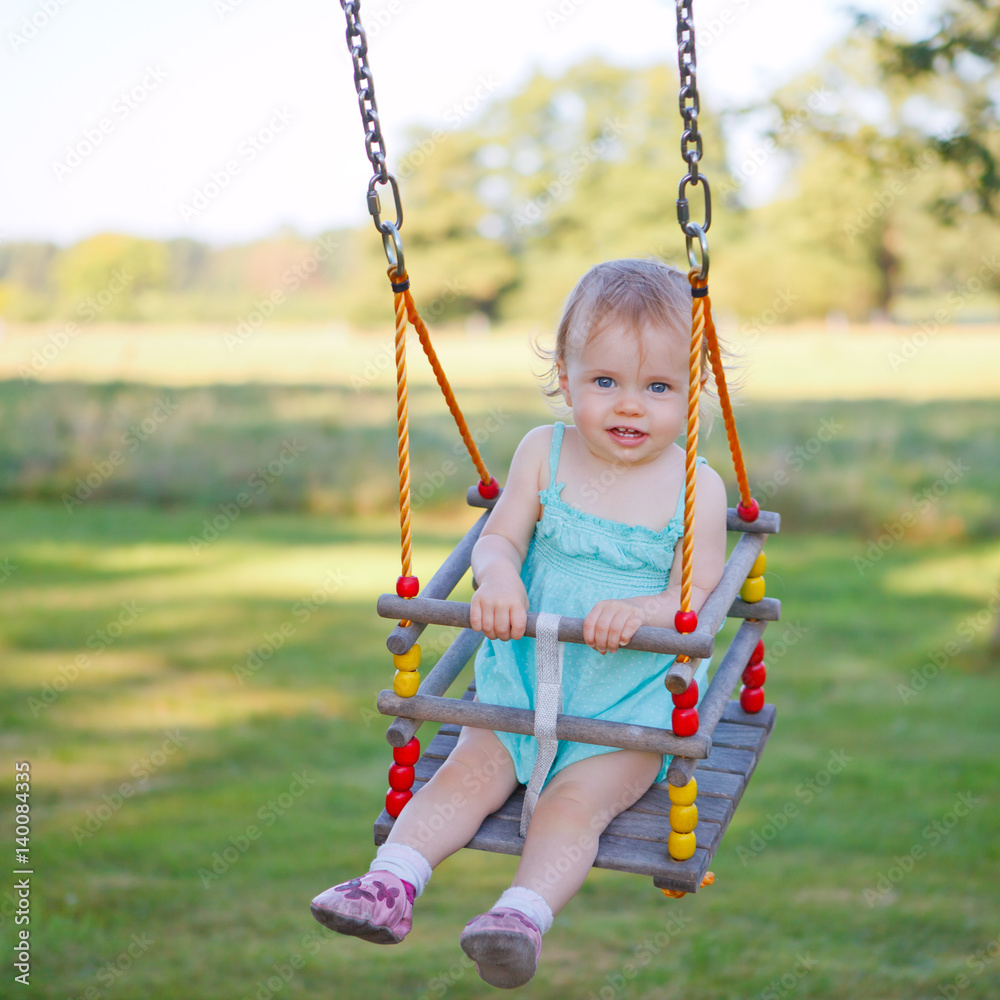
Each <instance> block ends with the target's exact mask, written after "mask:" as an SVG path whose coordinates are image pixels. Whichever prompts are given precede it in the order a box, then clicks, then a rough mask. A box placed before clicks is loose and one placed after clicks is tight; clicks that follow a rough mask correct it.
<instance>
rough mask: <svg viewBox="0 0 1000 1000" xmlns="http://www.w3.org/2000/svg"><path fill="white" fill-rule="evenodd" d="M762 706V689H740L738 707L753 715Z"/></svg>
mask: <svg viewBox="0 0 1000 1000" xmlns="http://www.w3.org/2000/svg"><path fill="white" fill-rule="evenodd" d="M763 707H764V689H763V688H751V687H745V688H741V689H740V708H742V709H743V711H744V712H747V713H748V714H749V715H754V714H756V713H757V712H759V711H760V710H761V709H762V708H763Z"/></svg>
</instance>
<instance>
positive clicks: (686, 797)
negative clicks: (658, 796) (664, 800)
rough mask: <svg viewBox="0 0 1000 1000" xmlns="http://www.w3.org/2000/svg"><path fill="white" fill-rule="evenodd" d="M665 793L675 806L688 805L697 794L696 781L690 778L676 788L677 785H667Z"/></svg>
mask: <svg viewBox="0 0 1000 1000" xmlns="http://www.w3.org/2000/svg"><path fill="white" fill-rule="evenodd" d="M667 795H669V796H670V801H671V802H672V803H673V804H674V805H675V806H689V805H691V804H692V803H693V802H694V800H695V798H697V796H698V782H697V781H696V780H695V779H694V778H692V779H691V780H690V781H689V782H688V783H687V784H686V785H684V786H682V787H680V788H678V787H677V785H668V786H667Z"/></svg>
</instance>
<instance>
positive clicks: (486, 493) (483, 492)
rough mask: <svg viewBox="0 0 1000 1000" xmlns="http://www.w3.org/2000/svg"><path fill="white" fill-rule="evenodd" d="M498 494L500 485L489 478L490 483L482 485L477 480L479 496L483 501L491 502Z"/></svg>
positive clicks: (491, 477)
mask: <svg viewBox="0 0 1000 1000" xmlns="http://www.w3.org/2000/svg"><path fill="white" fill-rule="evenodd" d="M499 492H500V484H499V483H498V482H497V481H496V479H494V478H493V476H490V481H489V482H488V483H484V482H483V481H482V480H481V479H480V480H479V495H480V496H481V497H482V498H483V499H484V500H492V499H493V498H494V497H495V496H496V495H497V494H498V493H499Z"/></svg>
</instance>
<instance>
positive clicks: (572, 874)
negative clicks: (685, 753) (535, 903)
mask: <svg viewBox="0 0 1000 1000" xmlns="http://www.w3.org/2000/svg"><path fill="white" fill-rule="evenodd" d="M662 763H663V758H662V756H660V755H659V754H655V753H648V752H646V751H643V750H617V751H615V752H614V753H605V754H598V755H597V756H595V757H587V758H586V759H585V760H579V761H577V762H576V763H575V764H570V765H569V766H568V767H564V768H563V769H562V770H561V771H560V772H559V773H558V774H556V776H555V777H554V778H553V779H552V780H551V781H550V782H549V783H548V785H546V786H545V789H544V790H543V791H542V794H541V795H540V796H539V797H538V802H537V804H536V805H535V811H534V813H533V814H532V817H531V824H530V826H529V827H528V834H527V836H526V837H525V840H524V849H523V851H522V852H521V863H520V864H519V865H518V868H517V873H516V874H515V876H514V882H513V884H514V885H516V886H525V887H526V888H528V889H533V890H534V891H535V892H537V893H538V894H539V895H540V896H542V898H543V899H544V900H545V902H546V903H548V904H549V908H550V909H551V910H552V912H553V914H555V913H558V912H559V911H560V910H561V909H562V908H563V907H564V906H565V905H566V904H567V903H568V902H569V901H570V899H572V898H573V896H574V895H575V894H576V891H577V889H579V888H580V886H581V885H583V880H584V879H585V878H586V877H587V872H589V871H590V868H591V866H592V865H593V863H594V858H595V857H596V856H597V842H598V840H599V838H600V835H601V833H602V832H603V831H604V828H605V827H606V826H607V825H608V823H610V822H611V820H613V819H614V818H615V816H617V815H618V814H619V813H620V812H623V811H624V810H625V809H628V807H629V806H631V805H632V804H633V803H634V802H636V801H637V800H638V799H640V798H641V797H642V796H643V794H644V793H645V792H646V790H647V789H648V788H649V786H650V785H651V784H652V782H653V779H654V778H655V777H656V774H657V772H658V771H659V769H660V765H661V764H662Z"/></svg>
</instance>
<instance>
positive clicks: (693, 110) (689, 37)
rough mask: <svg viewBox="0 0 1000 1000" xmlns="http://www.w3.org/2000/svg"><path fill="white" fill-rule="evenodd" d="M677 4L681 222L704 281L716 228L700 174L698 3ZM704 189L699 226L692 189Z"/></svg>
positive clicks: (693, 263) (690, 256)
mask: <svg viewBox="0 0 1000 1000" xmlns="http://www.w3.org/2000/svg"><path fill="white" fill-rule="evenodd" d="M676 3H677V68H678V70H679V71H680V91H679V93H678V101H677V103H678V107H679V110H680V113H681V121H682V122H683V131H682V132H681V158H682V159H683V160H684V162H685V163H686V164H687V168H688V170H687V173H686V174H685V175H684V177H682V178H681V182H680V185H679V186H678V188H677V222H678V224H679V225H680V227H681V232H682V233H684V239H685V241H686V242H687V254H688V260H689V261H690V263H691V266H692V267H697V266H698V253H697V252H696V250H695V242H696V241H697V244H698V250H699V251H700V253H701V277H702V278H703V279H704V278H706V277H708V240H707V238H706V236H705V234H706V233H707V232H708V230H709V227H710V226H711V225H712V190H711V188H710V187H709V184H708V178H707V177H706V176H705V175H704V174H703V173H701V172H700V171H699V166H698V165H699V164H700V163H701V159H702V154H703V151H704V150H703V143H702V137H701V132H699V131H698V114H699V112H700V111H701V102H700V99H699V97H698V64H697V59H696V58H695V47H694V10H693V7H694V0H676ZM689 184H690V185H692V186H694V187H697V186H698V185H701V186H702V193H703V194H704V198H705V218H704V222H702V223H701V225H699V224H698V223H697V222H692V221H691V209H690V206H689V205H688V200H687V187H688V185H689Z"/></svg>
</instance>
